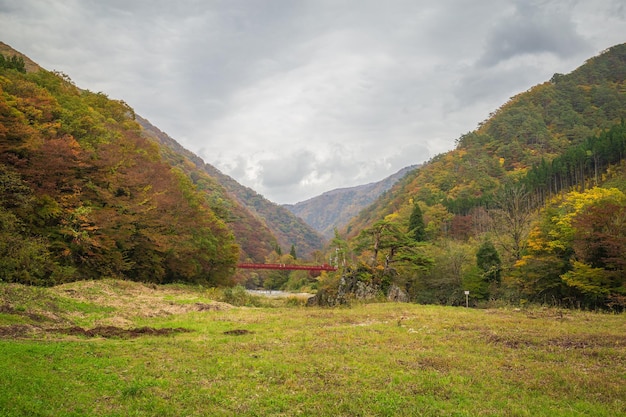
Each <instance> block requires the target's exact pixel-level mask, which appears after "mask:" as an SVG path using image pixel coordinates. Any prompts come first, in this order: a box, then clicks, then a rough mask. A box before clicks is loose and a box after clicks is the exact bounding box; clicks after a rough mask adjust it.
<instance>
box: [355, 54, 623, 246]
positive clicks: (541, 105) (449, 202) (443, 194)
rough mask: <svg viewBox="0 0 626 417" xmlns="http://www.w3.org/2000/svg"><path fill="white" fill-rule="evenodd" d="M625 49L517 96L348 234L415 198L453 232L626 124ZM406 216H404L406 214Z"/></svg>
mask: <svg viewBox="0 0 626 417" xmlns="http://www.w3.org/2000/svg"><path fill="white" fill-rule="evenodd" d="M625 79H626V44H621V45H617V46H614V47H612V48H609V49H607V50H606V51H604V52H603V53H602V54H600V55H599V56H596V57H594V58H591V59H589V60H587V62H586V63H585V64H584V65H582V66H581V67H579V68H578V69H576V70H575V71H573V72H572V73H571V74H567V75H563V74H554V76H553V77H552V79H551V80H550V81H547V82H545V83H543V84H540V85H537V86H535V87H533V88H531V89H529V90H528V91H526V92H524V93H521V94H519V95H516V96H514V97H512V98H511V99H510V100H509V101H508V102H507V103H505V104H504V105H502V106H501V107H500V108H499V109H497V110H496V111H495V112H493V113H492V114H491V116H490V118H489V119H487V120H485V121H483V122H482V123H480V124H479V127H478V128H477V129H476V130H475V131H473V132H469V133H467V134H464V135H462V136H461V137H460V138H459V139H458V140H457V145H456V148H455V149H454V150H451V151H449V152H446V153H444V154H440V155H437V156H435V157H434V158H432V159H431V160H430V161H428V162H427V163H426V164H424V166H423V167H422V168H421V169H419V170H417V171H414V172H412V173H410V174H409V175H408V176H407V177H405V178H404V179H402V180H401V181H399V182H398V183H396V185H395V186H394V187H392V189H391V190H390V191H389V192H387V193H385V194H384V195H382V196H381V197H380V198H379V199H378V200H376V201H375V202H374V203H373V204H372V205H371V206H369V207H367V209H366V210H364V211H362V212H361V213H360V214H359V216H358V217H357V218H355V219H353V220H352V221H351V222H350V224H349V225H348V227H347V229H346V230H348V231H349V233H350V234H351V235H354V234H356V233H358V231H360V230H363V229H365V228H367V227H369V226H370V225H371V224H373V223H374V222H376V221H377V220H379V219H382V218H384V217H385V216H387V215H389V214H392V213H397V214H398V213H402V216H403V217H407V216H408V213H410V210H408V209H407V207H408V206H410V205H412V204H413V203H412V202H413V201H419V202H421V203H422V204H423V206H424V210H425V213H424V215H425V216H426V217H431V218H433V219H435V218H436V219H437V222H438V223H439V224H438V226H436V227H435V225H434V224H433V225H432V229H433V233H434V234H436V233H435V229H436V230H437V233H444V232H445V233H447V232H450V231H452V230H453V229H454V227H453V226H454V225H455V222H457V223H459V222H461V218H462V217H464V216H468V215H471V214H472V212H473V211H474V209H476V208H478V207H484V206H487V205H489V204H490V203H491V202H492V201H493V198H494V195H495V194H496V193H497V192H498V191H499V190H500V189H501V188H502V187H503V185H504V184H505V183H507V182H508V181H510V180H512V179H514V178H519V177H520V176H523V175H525V174H526V173H527V172H528V171H529V170H530V169H531V168H532V167H533V166H537V165H540V164H541V163H542V161H543V163H550V162H551V161H553V160H555V158H557V157H558V156H560V155H563V154H564V153H565V152H566V151H567V150H568V149H571V148H574V147H576V146H578V145H580V144H582V143H583V142H584V141H585V140H587V139H588V138H591V137H594V136H596V135H599V134H600V133H601V132H602V131H604V130H606V129H610V128H611V127H612V126H615V125H617V124H619V123H620V122H621V120H623V119H626V85H625V81H624V80H625ZM402 216H401V217H402Z"/></svg>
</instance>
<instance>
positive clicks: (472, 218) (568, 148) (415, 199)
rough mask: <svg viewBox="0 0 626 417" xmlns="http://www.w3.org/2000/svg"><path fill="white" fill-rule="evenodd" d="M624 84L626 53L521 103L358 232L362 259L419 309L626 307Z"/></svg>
mask: <svg viewBox="0 0 626 417" xmlns="http://www.w3.org/2000/svg"><path fill="white" fill-rule="evenodd" d="M625 79H626V45H625V44H623V45H617V46H615V47H612V48H610V49H608V50H606V51H605V52H603V53H602V54H600V55H599V56H596V57H594V58H591V59H589V60H588V61H587V62H586V63H585V64H584V65H582V66H581V67H580V68H578V69H577V70H575V71H573V72H572V73H571V74H567V75H563V74H555V75H554V76H553V77H552V79H551V80H550V81H548V82H545V83H543V84H541V85H538V86H535V87H533V88H531V89H530V90H528V91H526V92H524V93H521V94H519V95H517V96H515V97H512V98H511V99H510V100H509V101H508V102H507V103H505V104H504V105H503V106H502V107H500V108H499V109H498V110H496V111H495V112H494V113H493V114H491V116H490V118H489V119H488V120H485V121H484V122H482V123H480V125H479V127H478V129H476V130H475V131H473V132H470V133H467V134H464V135H462V136H461V137H460V138H459V139H458V140H457V146H456V147H455V149H454V150H452V151H450V152H447V153H445V154H441V155H438V156H436V157H434V158H433V159H432V160H430V161H429V162H428V163H427V164H425V165H424V166H423V167H422V168H421V169H420V170H417V171H414V172H412V173H411V174H409V175H408V176H407V177H405V178H404V179H403V180H402V181H400V182H399V183H398V184H397V185H396V186H395V187H394V188H393V189H392V190H391V191H390V192H388V193H386V194H385V195H384V196H382V197H381V198H380V199H379V200H377V201H376V202H375V203H374V204H373V205H371V206H370V207H368V208H367V209H366V210H364V211H363V212H362V213H361V214H360V215H359V216H358V217H357V218H356V219H354V220H353V221H352V222H351V224H350V225H349V226H348V227H347V229H346V230H345V235H346V236H347V237H348V238H350V239H351V240H352V243H353V245H352V247H353V249H354V252H353V257H354V259H360V261H361V263H362V265H366V266H369V267H374V268H380V269H381V270H383V272H385V273H387V272H390V273H391V272H392V273H393V274H395V275H394V278H393V279H394V280H395V281H398V282H401V283H402V285H404V286H405V288H406V289H407V290H408V291H409V292H410V293H411V294H412V296H413V297H414V299H416V300H418V301H420V300H421V301H424V302H443V303H459V302H461V300H464V297H463V291H464V290H470V289H471V290H472V291H471V293H472V294H473V296H474V297H475V298H477V299H483V300H486V299H489V298H508V299H516V300H518V301H519V300H538V301H550V302H559V303H569V304H571V305H585V306H608V305H617V304H619V305H621V306H622V307H623V306H624V305H626V287H625V278H624V277H625V276H626V271H624V266H625V265H624V264H625V262H624V261H622V260H623V259H626V222H625V221H624V214H625V213H626V205H625V204H626V203H625V201H624V194H623V192H624V190H626V187H625V185H626V181H625V180H624V174H623V171H624V165H623V164H624V160H623V158H624V154H625V153H626V127H625V125H624V118H625V117H626V83H625ZM595 187H604V188H602V190H604V191H599V190H598V188H595ZM572 193H578V194H572ZM416 219H417V220H416ZM416 228H417V229H416ZM391 230H394V231H395V232H397V233H396V234H395V235H394V234H393V233H391V232H390V231H391ZM416 230H417V231H419V233H418V234H417V236H416V235H415V232H416ZM401 231H402V232H403V233H405V234H406V233H407V232H410V233H409V235H413V238H414V239H413V242H412V243H411V242H409V243H407V241H403V240H402V239H403V238H404V235H402V236H401V234H399V232H401ZM395 232H394V233H395ZM368 236H369V240H368V239H367V237H368ZM357 243H358V244H357ZM374 245H376V249H374ZM409 247H411V248H412V250H413V252H417V253H419V254H420V255H421V256H420V257H419V262H415V258H414V259H413V263H411V262H409V261H406V262H403V261H402V259H401V257H399V256H398V254H399V253H402V251H403V250H405V249H407V248H409ZM481 250H483V252H481ZM484 251H487V252H484ZM485 253H490V259H491V261H489V262H486V263H485V262H484V259H482V261H481V256H483V255H484V254H485ZM372 254H374V256H372ZM377 257H379V258H380V257H382V258H380V259H376V258H377ZM385 257H386V260H385ZM390 258H391V259H392V261H393V265H394V267H393V268H392V267H391V265H392V263H389V259H390ZM409 258H410V257H407V260H408V259H409ZM496 272H497V273H496Z"/></svg>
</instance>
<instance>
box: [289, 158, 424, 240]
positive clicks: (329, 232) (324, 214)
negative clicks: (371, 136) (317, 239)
mask: <svg viewBox="0 0 626 417" xmlns="http://www.w3.org/2000/svg"><path fill="white" fill-rule="evenodd" d="M416 168H417V165H413V166H410V167H406V168H403V169H401V170H400V171H398V172H397V173H395V174H393V175H390V176H389V177H387V178H385V179H383V180H381V181H378V182H373V183H370V184H365V185H359V186H356V187H348V188H338V189H336V190H331V191H327V192H325V193H323V194H322V195H319V196H317V197H313V198H311V199H308V200H306V201H301V202H299V203H297V204H285V205H283V207H285V208H287V209H288V210H289V211H291V212H292V213H293V214H295V215H296V216H298V217H300V218H301V219H303V220H304V221H305V222H306V223H307V224H309V225H310V226H311V227H313V228H314V229H315V230H317V231H318V232H320V233H321V234H322V235H323V236H324V237H326V238H327V239H330V238H332V237H333V234H334V230H335V229H341V228H342V227H344V226H345V225H346V224H348V222H349V221H350V220H351V219H352V218H353V217H355V216H356V215H357V214H359V212H360V211H361V210H362V209H363V208H365V207H367V206H368V205H370V204H371V203H372V202H373V201H374V200H376V198H378V197H379V196H380V195H381V194H382V193H384V192H385V191H387V190H388V189H390V188H391V187H392V186H393V184H395V183H396V182H397V181H398V180H399V179H400V178H402V177H404V176H405V175H406V174H407V173H408V172H409V171H412V170H414V169H416Z"/></svg>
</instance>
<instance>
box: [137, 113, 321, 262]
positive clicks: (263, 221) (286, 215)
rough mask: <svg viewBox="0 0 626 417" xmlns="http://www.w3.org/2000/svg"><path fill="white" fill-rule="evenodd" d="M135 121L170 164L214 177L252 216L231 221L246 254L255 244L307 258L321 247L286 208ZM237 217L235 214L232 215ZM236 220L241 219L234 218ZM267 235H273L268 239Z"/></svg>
mask: <svg viewBox="0 0 626 417" xmlns="http://www.w3.org/2000/svg"><path fill="white" fill-rule="evenodd" d="M137 121H138V122H139V123H140V124H141V125H142V126H143V128H144V130H145V131H146V133H147V134H148V135H149V136H150V137H153V138H154V139H156V140H157V141H158V142H159V143H160V144H162V145H164V146H166V147H167V148H169V149H171V150H172V151H174V158H171V160H172V162H174V163H176V162H175V160H176V158H179V159H180V157H181V156H184V157H185V158H186V159H187V160H189V161H190V162H191V163H193V164H194V165H195V166H196V168H198V169H200V170H202V171H203V172H204V173H206V174H208V175H210V176H211V177H212V178H214V179H215V180H216V181H217V182H218V183H219V184H220V186H221V187H223V188H224V189H225V190H226V192H227V193H228V196H229V197H230V198H232V199H234V200H236V201H237V202H238V205H239V206H241V207H243V208H245V210H247V211H249V212H250V213H253V215H254V216H253V217H255V219H254V220H251V219H245V222H244V223H241V222H238V221H235V222H234V224H235V227H234V228H235V229H234V231H235V235H237V237H238V242H240V244H241V245H242V247H243V248H244V249H245V248H248V247H249V248H248V249H246V251H247V252H248V253H253V252H255V250H254V246H255V245H259V244H260V245H263V246H264V251H268V250H269V251H271V250H272V246H273V244H276V243H277V244H278V245H280V246H281V247H282V248H283V249H285V250H289V248H290V247H291V245H294V246H295V248H296V250H297V252H298V255H299V256H308V255H310V254H311V253H312V252H314V251H316V250H321V249H322V248H323V246H324V238H323V237H322V236H321V235H320V234H318V233H317V232H316V231H315V230H313V229H312V228H311V227H310V226H309V225H307V224H306V223H305V222H304V221H303V220H302V219H300V218H298V217H296V216H295V215H293V214H292V213H291V212H289V211H288V210H287V209H285V208H284V207H282V206H279V205H277V204H274V203H272V202H271V201H269V200H267V199H266V198H265V197H263V196H262V195H260V194H258V193H257V192H255V191H254V190H252V189H250V188H248V187H245V186H243V185H241V184H239V183H238V182H237V181H235V180H234V179H233V178H231V177H229V176H228V175H225V174H223V173H222V172H221V171H220V170H218V169H217V168H215V167H214V166H212V165H210V164H207V163H205V162H204V161H203V160H202V159H201V158H200V157H198V156H196V155H195V154H193V153H192V152H191V151H188V150H186V149H185V148H183V147H182V146H181V145H180V144H179V143H178V142H176V141H175V140H174V139H172V138H171V137H169V136H168V135H167V134H166V133H164V132H161V131H160V130H158V129H157V128H156V127H154V126H152V125H151V124H150V123H149V122H148V121H147V120H145V119H143V118H141V117H139V116H138V117H137ZM233 214H234V215H235V216H237V214H236V213H233ZM237 218H241V216H238V217H237ZM241 230H246V231H255V230H256V231H257V232H258V234H259V235H258V236H257V237H256V238H253V237H251V236H245V235H244V234H242V233H241ZM268 232H269V233H271V234H272V235H273V237H274V238H273V239H269V236H268ZM253 259H255V260H257V261H262V260H263V259H262V258H261V259H259V258H258V256H255V257H253Z"/></svg>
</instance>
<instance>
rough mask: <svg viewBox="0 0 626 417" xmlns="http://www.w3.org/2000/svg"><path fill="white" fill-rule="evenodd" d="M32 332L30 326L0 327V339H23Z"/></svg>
mask: <svg viewBox="0 0 626 417" xmlns="http://www.w3.org/2000/svg"><path fill="white" fill-rule="evenodd" d="M31 331H32V326H29V325H27V324H13V325H11V326H0V339H17V338H20V337H25V336H26V335H28V334H29V333H30V332H31Z"/></svg>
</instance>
